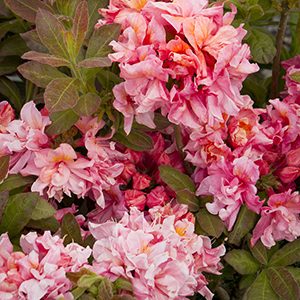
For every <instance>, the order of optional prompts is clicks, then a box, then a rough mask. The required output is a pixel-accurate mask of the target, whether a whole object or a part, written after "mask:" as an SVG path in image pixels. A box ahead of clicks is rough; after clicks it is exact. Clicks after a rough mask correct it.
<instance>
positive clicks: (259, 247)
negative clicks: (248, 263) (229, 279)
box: [249, 240, 268, 265]
mask: <svg viewBox="0 0 300 300" xmlns="http://www.w3.org/2000/svg"><path fill="white" fill-rule="evenodd" d="M249 248H250V251H251V253H252V255H253V256H254V257H255V258H256V259H257V260H258V261H259V262H260V263H261V264H263V265H266V264H267V263H268V252H267V248H266V247H265V246H264V245H263V243H262V242H261V241H260V240H259V241H257V242H256V244H255V246H254V247H251V246H250V247H249Z"/></svg>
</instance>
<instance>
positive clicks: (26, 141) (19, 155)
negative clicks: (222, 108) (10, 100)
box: [0, 101, 51, 174]
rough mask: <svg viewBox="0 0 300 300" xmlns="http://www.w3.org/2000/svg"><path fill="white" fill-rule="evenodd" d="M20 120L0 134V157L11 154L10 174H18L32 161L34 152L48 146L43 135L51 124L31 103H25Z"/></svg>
mask: <svg viewBox="0 0 300 300" xmlns="http://www.w3.org/2000/svg"><path fill="white" fill-rule="evenodd" d="M20 116H21V119H20V120H13V121H11V122H9V123H8V125H7V126H6V132H5V133H0V156H1V155H8V154H13V156H12V158H11V160H10V171H9V172H10V173H12V174H16V173H18V172H20V171H21V170H22V169H23V168H24V167H25V166H26V164H27V163H28V162H30V161H32V159H33V156H34V152H36V151H39V150H40V149H42V148H45V147H47V146H48V145H49V138H48V136H47V135H46V134H45V133H44V130H45V127H46V126H47V125H49V124H50V123H51V121H50V119H49V117H48V116H42V115H41V113H40V112H39V111H38V110H37V108H36V107H35V104H34V103H33V102H32V101H31V102H28V103H26V104H25V105H24V106H23V108H22V110H21V113H20Z"/></svg>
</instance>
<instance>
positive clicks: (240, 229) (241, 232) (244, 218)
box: [229, 205, 257, 246]
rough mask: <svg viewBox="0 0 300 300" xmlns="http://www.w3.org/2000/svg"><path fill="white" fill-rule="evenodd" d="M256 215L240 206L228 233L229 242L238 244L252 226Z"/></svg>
mask: <svg viewBox="0 0 300 300" xmlns="http://www.w3.org/2000/svg"><path fill="white" fill-rule="evenodd" d="M256 218H257V215H256V214H255V213H254V212H253V211H251V210H249V209H248V208H247V207H246V206H245V205H244V206H242V208H241V209H240V212H239V214H238V218H237V221H236V222H235V225H234V227H233V230H232V231H231V233H230V234H229V243H231V244H234V245H237V246H239V244H240V242H241V239H242V238H243V237H244V236H245V235H246V234H247V233H248V232H249V231H250V230H251V229H252V228H253V227H254V225H255V222H256Z"/></svg>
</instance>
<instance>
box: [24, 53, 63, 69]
mask: <svg viewBox="0 0 300 300" xmlns="http://www.w3.org/2000/svg"><path fill="white" fill-rule="evenodd" d="M22 58H23V59H28V60H34V61H37V62H39V63H41V64H46V65H50V66H52V67H61V66H68V65H69V62H68V61H67V60H66V59H64V58H62V57H57V56H54V55H51V54H47V53H40V52H36V51H29V52H26V53H25V54H23V56H22Z"/></svg>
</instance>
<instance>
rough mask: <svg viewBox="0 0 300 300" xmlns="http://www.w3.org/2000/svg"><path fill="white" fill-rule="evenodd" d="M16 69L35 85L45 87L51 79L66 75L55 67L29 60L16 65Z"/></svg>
mask: <svg viewBox="0 0 300 300" xmlns="http://www.w3.org/2000/svg"><path fill="white" fill-rule="evenodd" d="M18 71H19V72H20V73H21V74H22V75H23V76H24V77H25V78H26V79H28V80H30V81H32V82H33V83H34V84H35V85H37V86H40V87H43V88H45V87H46V86H47V85H48V84H49V83H50V82H51V81H52V80H53V79H57V78H64V77H67V76H66V75H65V74H63V73H61V72H59V71H58V70H57V69H55V68H53V67H50V66H47V65H43V64H40V63H38V62H35V61H29V62H27V63H25V64H23V65H21V66H19V67H18Z"/></svg>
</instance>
